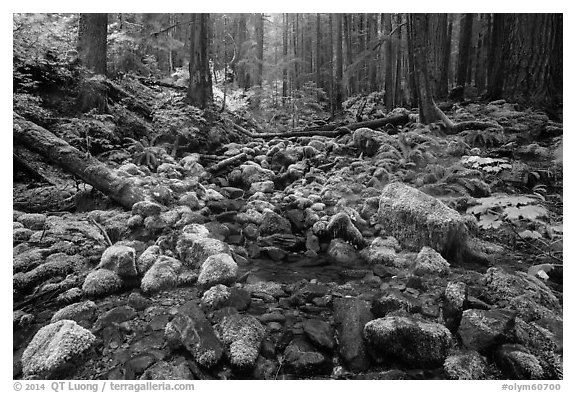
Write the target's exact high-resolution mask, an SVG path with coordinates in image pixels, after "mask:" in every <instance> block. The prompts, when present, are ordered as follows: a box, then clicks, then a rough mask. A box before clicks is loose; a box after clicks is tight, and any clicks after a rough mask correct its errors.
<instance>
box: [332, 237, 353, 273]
mask: <svg viewBox="0 0 576 393" xmlns="http://www.w3.org/2000/svg"><path fill="white" fill-rule="evenodd" d="M326 253H327V254H328V255H329V256H330V257H331V258H332V259H333V260H334V262H335V263H336V264H337V265H341V266H345V267H353V266H355V265H356V264H357V263H358V262H359V261H360V255H359V254H358V251H356V249H355V248H354V246H353V245H352V244H350V243H347V242H346V241H344V240H342V239H332V240H331V241H330V244H329V245H328V251H327V252H326Z"/></svg>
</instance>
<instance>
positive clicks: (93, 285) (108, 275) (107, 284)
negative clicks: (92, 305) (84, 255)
mask: <svg viewBox="0 0 576 393" xmlns="http://www.w3.org/2000/svg"><path fill="white" fill-rule="evenodd" d="M123 284H124V282H123V281H122V279H121V278H120V276H118V274H116V273H115V272H113V271H111V270H108V269H96V270H93V271H91V272H90V273H89V274H88V275H87V276H86V279H85V280H84V284H82V291H84V294H85V295H86V296H91V297H97V296H105V295H109V294H111V293H114V292H117V291H118V290H120V288H122V286H123Z"/></svg>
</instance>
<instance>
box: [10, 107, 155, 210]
mask: <svg viewBox="0 0 576 393" xmlns="http://www.w3.org/2000/svg"><path fill="white" fill-rule="evenodd" d="M13 121H14V124H13V137H14V142H15V143H19V144H21V145H23V146H25V147H26V148H28V149H30V150H33V151H35V152H37V153H39V154H41V155H42V156H44V157H46V158H47V159H48V160H50V161H52V162H53V163H55V164H57V165H59V166H61V167H62V168H63V169H64V170H66V171H67V172H70V173H71V174H73V175H75V176H77V177H79V178H80V179H82V180H83V181H84V182H85V183H88V184H90V185H92V186H93V187H94V188H96V189H97V190H99V191H102V192H103V193H104V194H106V195H108V196H109V197H110V198H111V199H112V200H114V201H115V202H117V203H118V204H120V205H121V206H122V207H124V208H126V209H131V208H132V205H134V204H135V203H136V202H140V201H142V200H144V199H145V196H144V192H143V191H142V190H141V189H140V188H138V187H136V186H134V185H133V184H132V183H130V181H129V180H127V179H125V178H121V177H119V176H117V175H116V174H115V173H114V171H112V170H111V169H110V168H109V167H108V166H107V165H105V164H103V163H102V162H100V161H99V160H97V159H96V158H94V157H92V156H90V155H86V154H85V153H83V152H81V151H80V150H78V149H76V148H75V147H72V146H70V145H69V144H68V143H67V142H66V141H64V140H62V139H60V138H58V137H57V136H56V135H54V134H52V133H51V132H50V131H48V130H46V129H45V128H43V127H40V126H39V125H37V124H35V123H32V122H31V121H28V120H26V119H24V118H23V117H22V116H20V115H19V114H17V113H15V112H14V114H13Z"/></svg>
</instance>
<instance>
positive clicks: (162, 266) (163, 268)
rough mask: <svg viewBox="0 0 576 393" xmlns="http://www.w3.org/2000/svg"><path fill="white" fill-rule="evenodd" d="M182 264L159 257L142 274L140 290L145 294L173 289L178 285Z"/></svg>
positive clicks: (171, 259) (175, 260)
mask: <svg viewBox="0 0 576 393" xmlns="http://www.w3.org/2000/svg"><path fill="white" fill-rule="evenodd" d="M181 272H182V263H181V262H180V261H179V260H177V259H175V258H171V257H167V256H161V257H159V258H158V259H157V260H156V262H154V265H152V267H151V268H150V269H149V270H148V271H147V272H146V274H144V277H143V278H142V282H141V284H140V288H141V289H142V292H144V293H145V294H153V293H157V292H160V291H162V290H167V289H172V288H175V287H176V286H177V285H178V283H179V276H180V273H181Z"/></svg>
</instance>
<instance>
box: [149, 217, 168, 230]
mask: <svg viewBox="0 0 576 393" xmlns="http://www.w3.org/2000/svg"><path fill="white" fill-rule="evenodd" d="M167 226H168V224H167V223H166V221H165V220H164V217H163V216H161V215H160V216H150V217H146V218H145V219H144V228H146V229H147V230H148V231H150V232H151V233H157V232H161V231H162V230H163V229H164V228H166V227H167Z"/></svg>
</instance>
